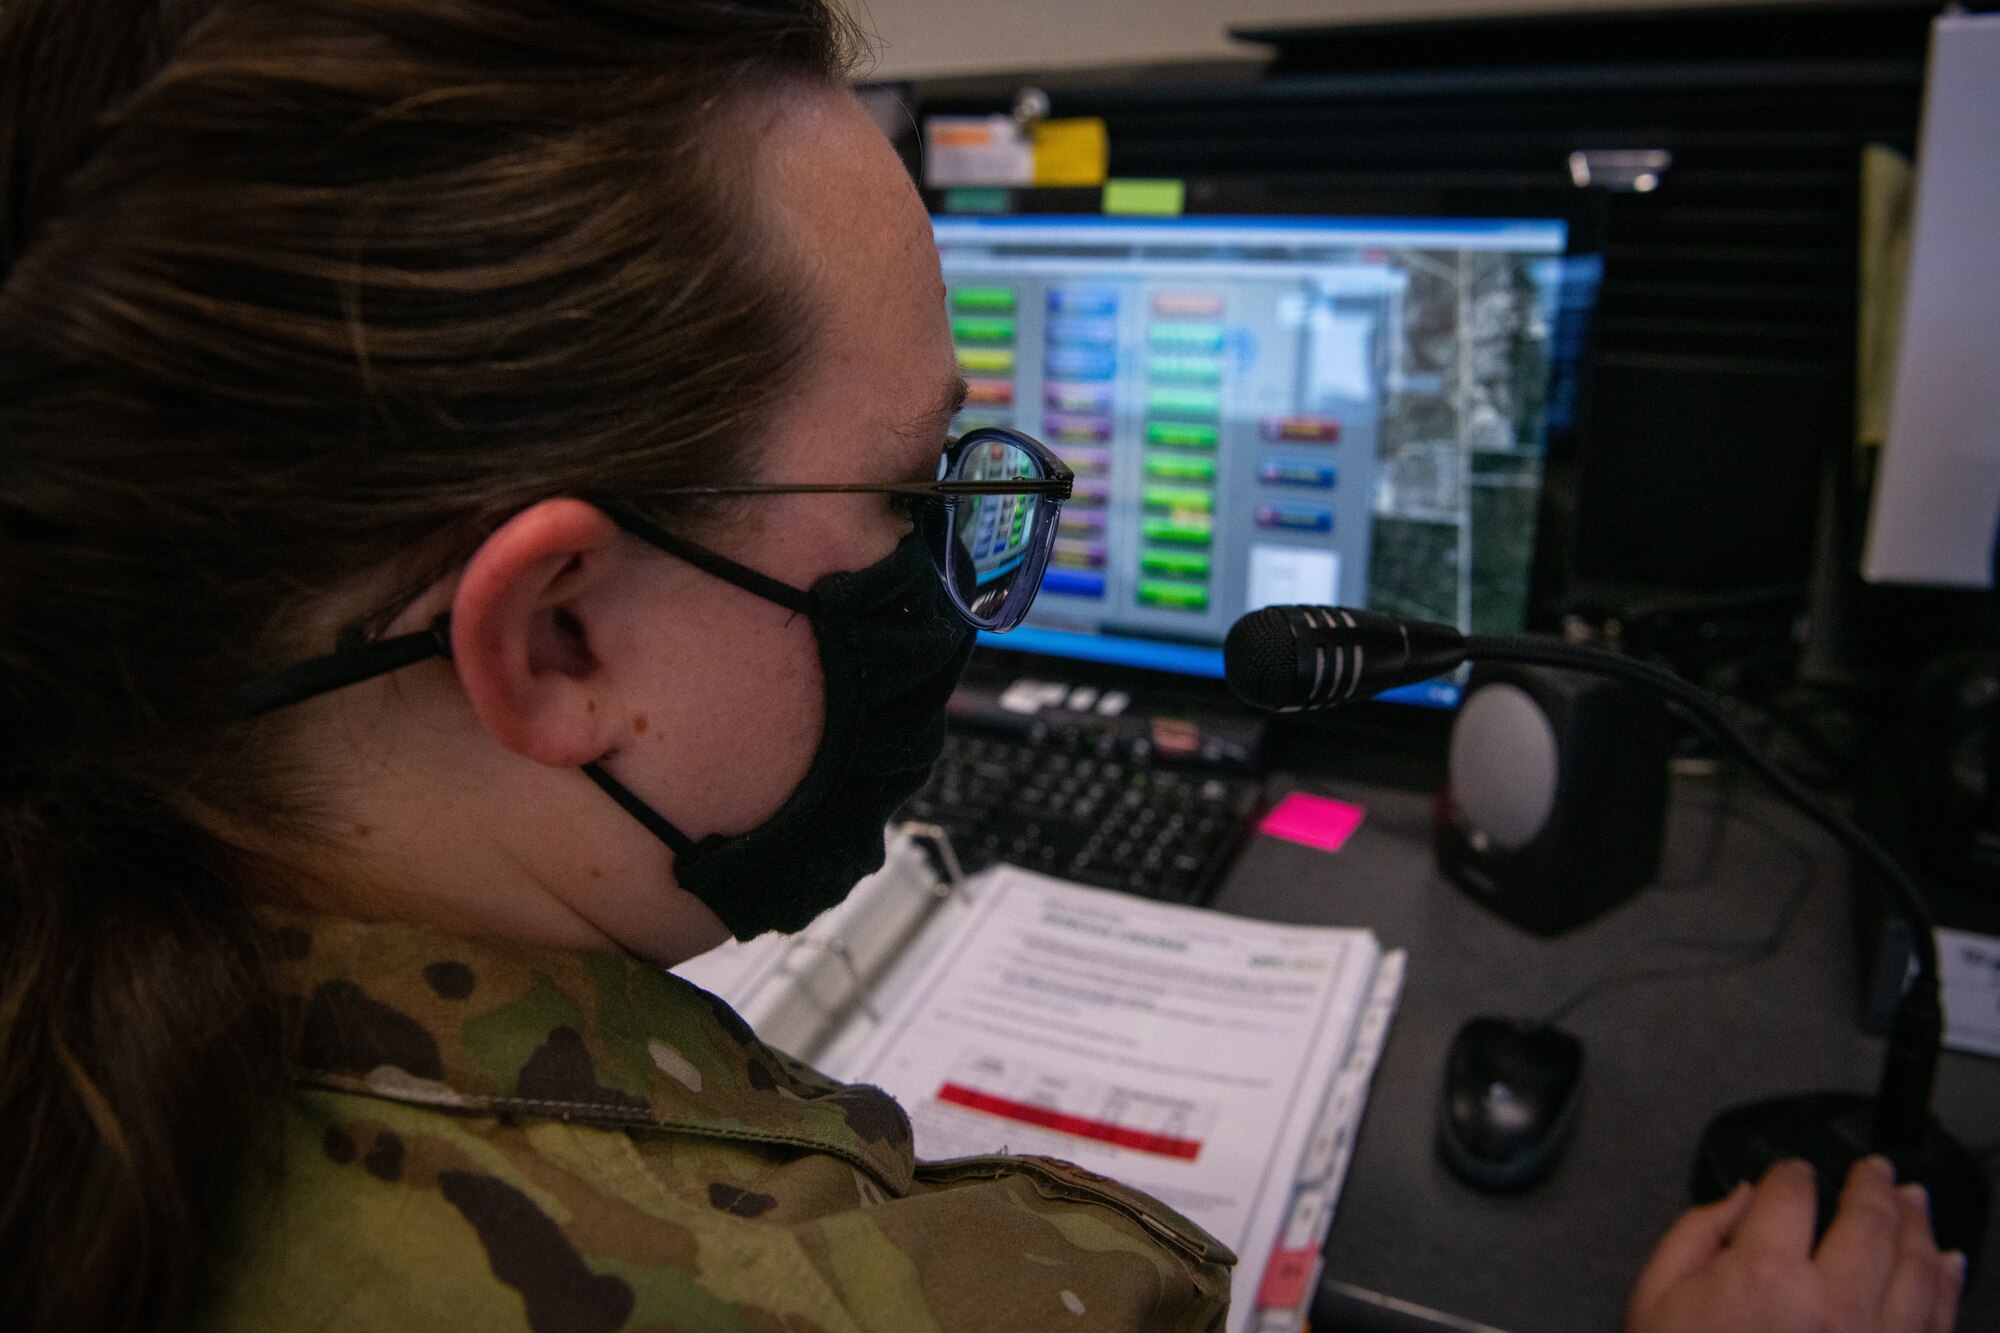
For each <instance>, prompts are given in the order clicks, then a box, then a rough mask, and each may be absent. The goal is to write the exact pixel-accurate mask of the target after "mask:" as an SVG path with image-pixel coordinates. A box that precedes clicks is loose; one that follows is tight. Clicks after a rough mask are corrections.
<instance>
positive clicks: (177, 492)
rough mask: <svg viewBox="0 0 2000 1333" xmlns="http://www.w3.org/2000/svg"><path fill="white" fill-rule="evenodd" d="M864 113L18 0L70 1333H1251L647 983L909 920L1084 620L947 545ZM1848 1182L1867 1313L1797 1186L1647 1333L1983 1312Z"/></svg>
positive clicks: (579, 45)
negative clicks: (977, 775) (1010, 628)
mask: <svg viewBox="0 0 2000 1333" xmlns="http://www.w3.org/2000/svg"><path fill="white" fill-rule="evenodd" d="M847 58H848V46H847V44H846V30H845V28H844V26H843V25H842V23H841V22H840V20H839V19H838V18H837V17H835V16H834V15H832V14H830V13H829V12H828V11H826V10H825V9H824V8H822V7H821V5H820V4H819V3H817V0H705V2H703V0H587V2H586V3H567V4H556V3H553V0H317V2H316V3H306V2H305V0H207V2H205V3H204V2H203V0H188V2H187V3H180V4H172V5H162V4H156V3H143V2H142V0H97V2H95V3H85V0H0V99H4V101H0V106H4V115H0V165H3V166H4V169H0V189H4V191H5V194H4V199H0V284H4V285H0V449H4V454H3V455H0V540H4V547H0V549H4V561H5V566H4V568H5V574H4V577H0V588H4V595H5V598H6V603H5V612H4V615H0V626H4V628H0V645H4V646H3V647H0V654H4V657H0V661H4V668H5V676H4V679H5V694H4V696H0V698H4V708H5V710H6V712H5V715H4V724H5V733H6V735H7V736H8V738H9V744H10V749H9V751H8V753H9V756H10V759H11V762H10V763H9V764H8V765H7V768H6V773H5V787H4V792H0V798H3V799H0V830H4V848H5V861H4V867H5V869H4V881H0V884H3V885H4V887H0V901H4V904H5V906H4V909H0V910H4V914H5V917H4V927H3V928H0V937H4V943H0V950H4V953H0V983H4V989H0V997H4V998H0V1145H4V1146H0V1153H4V1158H0V1181H4V1184H0V1190H4V1196H0V1197H4V1205H0V1256H4V1258H0V1263H5V1264H7V1265H8V1270H7V1271H6V1273H5V1275H4V1281H3V1282H0V1307H4V1308H6V1309H7V1310H9V1311H10V1312H11V1313H13V1314H14V1315H15V1317H17V1318H18V1319H20V1320H21V1321H22V1322H23V1323H24V1325H25V1326H26V1327H29V1328H61V1329H125V1328H179V1327H196V1328H203V1329H267V1328H279V1329H289V1328H307V1327H310V1328H355V1329H403V1328H407V1329H416V1328H425V1329H429V1328H479V1329H520V1328H525V1329H531V1330H534V1331H535V1333H550V1331H552V1330H607V1331H608V1330H613V1329H620V1328H683V1329H729V1328H739V1327H740V1328H752V1327H756V1328H764V1327H785V1328H828V1329H835V1328H865V1329H922V1328H932V1327H937V1328H1040V1327H1058V1326H1061V1327H1068V1326H1075V1327H1079V1328H1141V1327H1143V1328H1190V1329H1195V1328H1209V1327H1215V1326H1217V1325H1218V1321H1219V1319H1220V1315H1221V1311H1222V1308H1223V1302H1224V1300H1225V1298H1226V1293H1227V1281H1228V1264H1229V1256H1228V1255H1227V1253H1226V1251H1224V1250H1222V1248H1221V1247H1220V1246H1218V1245H1216V1244H1215V1243H1214V1242H1213V1241H1212V1240H1210V1239H1209V1238H1208V1237H1206V1236H1205V1235H1204V1234H1202V1233H1201V1232H1200V1231H1199V1230H1198V1229H1197V1228H1195V1227H1193V1226H1192V1225H1190V1224H1189V1223H1187V1222H1186V1221H1184V1220H1183V1219H1180V1218H1179V1217H1177V1216H1175V1215H1174V1214H1173V1213H1171V1212H1170V1211H1169V1210H1167V1209H1165V1208H1163V1207H1162V1206H1160V1205H1159V1204H1157V1203H1156V1202H1154V1201H1152V1200H1150V1199H1147V1198H1146V1197H1144V1196H1142V1195H1139V1194H1136V1193H1134V1192H1131V1191H1127V1190H1124V1189H1122V1188H1120V1187H1118V1186H1117V1185H1115V1184H1113V1183H1112V1182H1108V1181H1104V1180H1102V1179H1099V1178H1097V1177H1094V1176H1091V1175H1089V1174H1088V1173H1085V1172H1081V1171H1078V1170H1076V1169H1075V1168H1071V1167H1066V1166H1064V1165H1062V1164H1059V1163H1049V1162H1041V1161H1034V1160H1017V1159H1000V1158H996V1159H979V1160H974V1161H968V1162H955V1163H944V1164H932V1165H923V1166H919V1165H917V1164H916V1163H914V1162H913V1161H912V1160H911V1157H910V1144H909V1134H908V1124H907V1121H905V1120H904V1118H903V1117H902V1114H901V1112H900V1111H899V1110H898V1109H897V1108H896V1107H895V1106H894V1104H893V1103H891V1102H890V1101H889V1100H888V1099H887V1098H886V1097H884V1096H883V1095H882V1094H880V1093H878V1092H876V1091H874V1090H872V1089H866V1088H847V1087H842V1086H840V1085H836V1084H832V1083H830V1082H828V1081H827V1080H825V1079H823V1078H821V1077H819V1076H818V1075H816V1074H815V1073H813V1072H812V1071H810V1070H808V1069H805V1068H803V1067H801V1066H799V1065H797V1064H796V1063H794V1062H792V1061H790V1060H788V1059H786V1058H785V1057H783V1056H782V1055H779V1054H777V1053H775V1052H772V1051H770V1050H768V1049H766V1048H764V1047H762V1046H761V1044H759V1043H758V1042H757V1041H756V1040H755V1038H754V1037H753V1036H752V1035H751V1034H750V1033H749V1032H748V1031H747V1030H746V1029H744V1028H743V1027H742V1024H741V1022H740V1020H737V1019H736V1018H735V1016H734V1015H733V1014H731V1013H730V1012H729V1011H728V1010H727V1009H726V1008H725V1007H723V1006H722V1005H720V1004H719V1003H717V1002H715V1001H713V1000H712V999H710V998H709V997H706V996H705V995H703V994H702V993H701V992H699V991H696V990H694V989H693V988H691V987H687V986H685V985H682V984H681V983H679V982H677V981H675V980H673V979H671V978H669V977H666V976H664V975H663V974H662V973H660V972H659V971H658V970H657V968H656V967H654V966H652V965H653V964H669V963H672V962H675V961H678V960H680V959H683V958H686V957H689V956H691V955H693V954H695V953H698V952H700V951H702V950H704V949H706V948H708V947H711V946H712V945H714V944H716V943H717V942H719V941H721V940H722V939H724V938H726V937H727V936H728V935H730V934H731V933H738V934H746V935H747V934H754V933H756V932H757V931H759V930H762V929H766V928H773V927H775V928H781V929H784V928H796V927H797V926H798V925H800V924H803V922H804V921H806V920H808V919H810V917H811V916H812V915H813V914H814V913H815V912H817V911H818V910H820V909H821V908H823V907H825V906H826V905H828V904H829V903H830V902H831V901H833V900H835V899H837V898H838V896H839V895H840V894H842V893H844V892H845V891H846V889H847V887H848V885H849V884H851V883H852V881H853V879H854V878H855V877H856V876H858V875H859V874H861V873H864V872H865V871H867V870H868V869H870V868H872V866H873V865H874V864H875V863H876V861H877V859H878V858H879V856H880V854H881V847H880V825H881V819H882V816H883V815H884V814H885V813H886V812H887V810H888V809H889V808H892V807H893V806H894V804H895V803H896V802H897V800H899V799H900V797H901V796H902V795H903V794H906V793H907V792H908V790H910V788H911V787H912V786H913V785H914V783H915V782H916V781H918V780H920V778H921V775H922V771H923V768H924V767H925V765H926V764H927V763H928V761H929V759H930V758H931V757H934V755H935V753H936V746H937V744H938V739H939V727H940V723H941V718H940V713H941V709H942V704H943V699H944V697H945V694H946V693H947V692H948V690H949V686H950V683H951V680H952V679H953V677H954V676H955V675H956V672H957V670H958V669H959V667H960V666H962V664H963V660H964V654H965V652H966V651H967V650H968V645H969V637H970V630H971V627H972V625H974V624H1003V623H1005V622H1006V620H1007V619H1008V618H1009V617H1014V616H1018V614H1019V611H1020V610H1021V609H1022V605H1023V601H1024V599H1025V598H1026V597H1027V596H1031V595H1032V591H1033V583H1034V581H1035V578H1034V577H1033V576H1031V575H1032V574H1035V573H1037V572H1035V571H1033V570H1032V562H1029V564H1028V565H1027V566H1024V569H1025V570H1028V571H1030V572H1029V573H1024V574H1023V575H1022V576H1021V578H1020V581H1019V586H1018V588H1017V590H1016V593H1015V594H1014V595H1013V597H1014V600H1013V601H1012V604H1011V606H1010V605H1006V604H1003V605H999V606H995V605H993V604H992V603H991V602H990V601H989V600H987V599H984V598H974V597H972V596H970V595H969V589H968V588H967V587H965V586H963V585H964V582H965V580H964V570H963V568H962V560H960V559H959V558H956V557H954V556H953V555H952V553H953V552H954V551H956V550H957V549H958V546H957V544H956V542H955V541H953V540H952V537H951V534H950V533H949V532H948V531H945V530H944V529H943V526H942V524H943V522H944V519H943V517H942V514H943V512H944V510H943V508H942V506H940V505H938V504H936V503H934V499H933V497H931V496H930V495H928V494H925V492H926V490H927V484H928V483H930V482H931V481H932V480H933V479H935V478H936V477H937V476H938V475H939V460H940V458H941V456H942V457H945V458H947V460H948V463H949V465H950V467H951V468H954V469H955V468H959V467H960V466H961V465H965V464H967V460H968V457H969V455H968V454H967V452H966V450H965V448H963V447H960V448H955V449H952V450H949V451H948V450H947V445H946V439H945V431H946V426H947V423H948V422H949V420H950V419H951V417H952V416H953V414H954V412H955V409H956V407H957V402H958V400H957V393H958V388H957V378H956V374H955V369H954V366H953V361H952V352H951V347H950V338H949V335H948V330H947V328H946V326H945V323H944V315H943V310H944V306H943V301H942V288H941V284H940V279H939V274H938V269H937V261H936V256H935V253H934V252H933V250H932V249H931V246H930V242H929V234H928V230H927V226H926V222H925V218H924V215H923V210H922V208H921V207H920V205H919V203H918V201H917V199H916V197H915V195H914V193H913V191H912V190H911V187H910V184H909V182H908V180H907V179H906V177H905V176H904V175H903V173H902V171H901V168H900V165H899V163H898V162H897V161H896V159H895V157H894V155H893V154H892V153H891V152H890V151H889V150H888V148H887V146H886V145H885V144H884V143H883V142H882V140H881V139H880V137H879V136H878V135H877V134H876V133H875V132H874V131H873V129H872V128H871V126H870V125H869V123H868V122H867V120H866V118H865V117H864V116H863V115H862V114H861V112H860V111H859V109H858V108H857V106H856V104H855V103H854V102H853V100H852V99H851V98H850V97H849V96H848V95H847V94H846V92H845V91H844V89H843V86H842V80H843V77H844V74H845V70H846V61H847ZM993 447H994V448H995V450H996V451H997V452H998V453H999V454H1000V455H1002V456H1003V458H1004V462H1003V465H1002V466H1001V468H1000V472H1001V476H1002V482H1003V483H1005V484H1001V485H996V486H988V487H986V488H985V489H987V490H989V491H991V490H995V489H998V490H1003V491H1006V492H1007V496H1008V497H1011V500H1012V502H1014V503H1019V504H1023V505H1028V506H1046V504H1047V503H1048V500H1049V499H1050V498H1051V497H1054V496H1056V495H1059V494H1060V493H1061V492H1062V490H1063V488H1064V486H1065V484H1066V483H1065V482H1064V480H1063V477H1062V474H1061V473H1060V470H1059V468H1058V467H1056V466H1055V465H1054V464H1053V463H1052V460H1050V459H1048V458H1047V456H1046V455H1045V454H1043V453H1040V452H1037V450H1036V449H1035V447H1034V446H1032V445H1031V444H1029V443H1026V442H1020V441H1011V440H1003V441H999V442H998V443H995V444H994V446H993ZM1010 451H1011V452H1010ZM746 488H748V490H749V491H750V492H751V493H742V492H743V491H744V490H745V489H746ZM967 489H970V490H975V491H977V490H980V489H981V488H980V487H977V486H974V487H970V488H967ZM718 491H721V492H726V493H723V494H718V493H717V492H718ZM973 503H974V502H973V501H971V500H967V499H963V498H961V499H960V500H959V507H958V509H957V511H955V512H958V513H960V514H963V513H964V512H965V511H966V510H967V509H969V508H970V507H971V505H972V504H973ZM913 524H915V525H918V526H919V527H920V528H921V530H920V531H918V530H913ZM1850 1193H1851V1194H1852V1195H1853V1197H1854V1198H1855V1200H1856V1201H1857V1203H1856V1206H1855V1207H1854V1208H1852V1209H1850V1210H1848V1211H1847V1212H1845V1213H1843V1220H1844V1221H1845V1222H1846V1225H1845V1226H1844V1227H1843V1222H1836V1224H1835V1230H1834V1231H1833V1232H1831V1233H1829V1237H1828V1240H1827V1242H1826V1244H1825V1245H1824V1246H1822V1254H1825V1253H1826V1252H1827V1249H1828V1247H1834V1246H1835V1245H1836V1241H1838V1242H1840V1244H1841V1245H1844V1246H1845V1247H1846V1248H1845V1249H1841V1250H1839V1251H1838V1252H1839V1253H1840V1254H1842V1255H1844V1256H1848V1257H1850V1258H1853V1259H1854V1261H1855V1264H1858V1265H1859V1267H1858V1268H1856V1269H1855V1270H1854V1271H1855V1272H1858V1273H1861V1274H1862V1276H1861V1277H1860V1278H1854V1279H1852V1280H1850V1281H1849V1283H1848V1285H1849V1287H1851V1288H1853V1291H1852V1292H1847V1291H1837V1290H1835V1287H1834V1286H1830V1285H1829V1282H1830V1281H1831V1279H1829V1278H1825V1277H1822V1276H1821V1275H1820V1273H1819V1270H1817V1269H1815V1268H1814V1267H1813V1253H1812V1248H1811V1225H1810V1224H1811V1202H1810V1192H1809V1189H1808V1190H1807V1192H1806V1194H1805V1195H1804V1196H1803V1202H1801V1197H1802V1196H1801V1195H1800V1193H1799V1181H1798V1180H1797V1179H1794V1178H1788V1177H1787V1176H1786V1175H1785V1173H1783V1172H1780V1173H1775V1174H1774V1176H1773V1177H1772V1179H1771V1180H1770V1181H1767V1182H1766V1184H1765V1185H1764V1186H1763V1187H1762V1188H1760V1190H1759V1191H1758V1192H1757V1193H1756V1195H1755V1196H1754V1198H1753V1197H1751V1196H1750V1195H1748V1194H1747V1193H1746V1194H1741V1195H1739V1196H1737V1197H1736V1198H1734V1199H1733V1200H1731V1201H1730V1202H1729V1203H1726V1204H1724V1205H1718V1206H1716V1207H1714V1208H1711V1209H1708V1210H1699V1211H1697V1212H1696V1213H1694V1214H1691V1215H1690V1217H1689V1219H1687V1220H1686V1221H1684V1222H1683V1223H1682V1224H1681V1226H1680V1227H1679V1228H1677V1229H1676V1231H1675V1233H1674V1234H1673V1235H1672V1236H1670V1237H1669V1240H1668V1243H1667V1244H1666V1245H1665V1246H1663V1248H1662V1251H1661V1255H1660V1257H1659V1258H1658V1259H1656V1261H1655V1264H1654V1267H1653V1268H1652V1269H1651V1270H1649V1274H1648V1276H1647V1278H1646V1279H1645V1280H1644V1281H1643V1282H1642V1285H1641V1288H1640V1291H1639V1293H1638V1296H1637V1297H1636V1298H1635V1306H1634V1317H1633V1322H1634V1327H1635V1328H1644V1329H1655V1328H1658V1329H1665V1328H1688V1329H1694V1328H1717V1329H1719V1328H1725V1327H1734V1326H1745V1327H1782V1326H1785V1325H1783V1324H1782V1322H1781V1321H1780V1320H1779V1319H1778V1318H1777V1317H1776V1314H1774V1313H1773V1312H1777V1313H1778V1314H1785V1315H1786V1316H1787V1317H1789V1316H1791V1315H1794V1314H1796V1315H1798V1316H1799V1317H1800V1318H1801V1319H1806V1318H1812V1317H1817V1316H1818V1315H1819V1314H1821V1313H1822V1312H1823V1311H1824V1310H1829V1309H1837V1310H1842V1311H1844V1310H1847V1309H1848V1308H1849V1306H1850V1305H1853V1306H1854V1308H1860V1306H1859V1305H1857V1304H1855V1303H1856V1302H1859V1303H1861V1304H1866V1305H1867V1310H1868V1318H1869V1319H1870V1320H1872V1321H1874V1322H1869V1323H1863V1324H1856V1325H1855V1326H1856V1327H1876V1326H1880V1327H1884V1328H1895V1329H1899V1330H1900V1329H1910V1330H1916V1329H1925V1328H1940V1327H1944V1326H1946V1325H1948V1323H1949V1319H1950V1306H1951V1302H1952V1300H1953V1299H1954V1293H1953V1289H1952V1286H1951V1283H1952V1270H1951V1269H1950V1266H1949V1265H1947V1264H1946V1263H1945V1262H1944V1261H1942V1260H1940V1259H1939V1258H1938V1256H1937V1255H1936V1253H1935V1251H1934V1249H1932V1248H1930V1239H1929V1231H1928V1226H1927V1225H1926V1224H1925V1223H1924V1222H1923V1218H1922V1215H1921V1211H1920V1209H1919V1206H1918V1204H1917V1202H1916V1201H1915V1200H1913V1199H1901V1200H1899V1199H1898V1198H1897V1196H1896V1195H1895V1194H1894V1193H1893V1191H1892V1187H1891V1186H1890V1185H1889V1184H1888V1183H1887V1182H1886V1181H1885V1180H1882V1179H1880V1178H1878V1177H1877V1176H1875V1175H1871V1174H1868V1173H1866V1172H1857V1175H1856V1183H1855V1185H1854V1186H1853V1187H1851V1190H1850ZM1801 1209H1803V1211H1801ZM1856 1217H1863V1218H1866V1219H1869V1220H1870V1221H1871V1222H1872V1223H1874V1224H1878V1225H1874V1226H1873V1229H1868V1228H1863V1227H1860V1226H1859V1225H1858V1224H1855V1223H1853V1221H1852V1219H1853V1218H1856ZM1801 1218H1803V1219H1804V1227H1805V1230H1804V1232H1803V1235H1801V1234H1800V1232H1799V1225H1800V1219H1801ZM1884 1219H1886V1229H1884V1226H1883V1225H1879V1224H1882V1223H1883V1221H1884ZM1732 1237H1733V1238H1734V1240H1733V1242H1731V1239H1730V1238H1732ZM1753 1241H1754V1242H1755V1243H1754V1244H1753V1243H1752V1242H1753ZM1878 1269H1879V1277H1878V1275H1877V1270H1878ZM1835 1285H1837V1284H1835ZM1836 1298H1838V1299H1839V1300H1844V1301H1847V1302H1848V1304H1847V1305H1836V1304H1835V1303H1834V1302H1835V1301H1836ZM1765 1316H1771V1317H1768V1318H1766V1317H1765ZM1732 1319H1734V1320H1737V1321H1739V1322H1738V1323H1737V1324H1732V1323H1731V1322H1729V1321H1730V1320H1732ZM1754 1319H1762V1322H1751V1323H1742V1322H1741V1321H1744V1320H1754ZM1940 1321H1942V1322H1940ZM1800 1326H1802V1327H1803V1326H1817V1325H1807V1324H1803V1323H1802V1324H1801V1325H1800Z"/></svg>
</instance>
